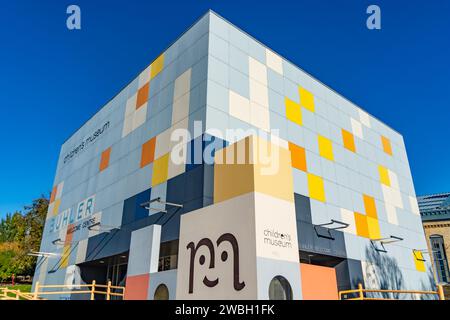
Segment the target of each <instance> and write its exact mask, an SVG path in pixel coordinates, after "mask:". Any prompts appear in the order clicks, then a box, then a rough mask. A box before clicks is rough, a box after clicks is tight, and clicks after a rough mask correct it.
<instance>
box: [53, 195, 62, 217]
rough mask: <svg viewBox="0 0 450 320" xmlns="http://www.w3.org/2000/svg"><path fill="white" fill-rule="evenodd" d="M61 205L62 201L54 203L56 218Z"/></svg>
mask: <svg viewBox="0 0 450 320" xmlns="http://www.w3.org/2000/svg"><path fill="white" fill-rule="evenodd" d="M60 204H61V199H56V200H55V201H54V203H53V212H52V214H53V215H54V216H56V215H57V214H58V212H59V205H60Z"/></svg>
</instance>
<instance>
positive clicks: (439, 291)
mask: <svg viewBox="0 0 450 320" xmlns="http://www.w3.org/2000/svg"><path fill="white" fill-rule="evenodd" d="M365 293H409V294H423V295H428V294H429V295H437V296H438V298H439V300H445V297H444V289H443V287H442V285H440V284H439V285H438V286H437V291H424V290H387V289H364V288H363V286H362V284H361V283H359V284H358V289H353V290H342V291H339V300H394V299H388V298H368V297H365V295H364V294H365ZM349 294H357V295H358V296H357V297H355V298H343V296H344V295H349Z"/></svg>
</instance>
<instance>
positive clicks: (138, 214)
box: [122, 188, 151, 226]
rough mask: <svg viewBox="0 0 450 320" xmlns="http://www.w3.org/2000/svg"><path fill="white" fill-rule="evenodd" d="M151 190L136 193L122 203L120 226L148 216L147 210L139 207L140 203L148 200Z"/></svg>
mask: <svg viewBox="0 0 450 320" xmlns="http://www.w3.org/2000/svg"><path fill="white" fill-rule="evenodd" d="M150 192H151V188H150V189H147V190H145V191H143V192H141V193H138V194H136V195H134V196H132V197H130V198H128V199H126V200H125V201H124V203H123V212H122V226H125V225H128V224H130V223H131V222H133V221H136V220H139V219H142V218H145V217H147V216H148V210H147V209H145V208H144V207H142V206H141V204H142V203H144V202H147V201H149V200H150Z"/></svg>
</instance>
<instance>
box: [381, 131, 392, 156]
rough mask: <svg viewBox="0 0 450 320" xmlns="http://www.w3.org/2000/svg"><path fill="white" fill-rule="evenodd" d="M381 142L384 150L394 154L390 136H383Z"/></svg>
mask: <svg viewBox="0 0 450 320" xmlns="http://www.w3.org/2000/svg"><path fill="white" fill-rule="evenodd" d="M381 144H382V145H383V151H384V152H386V153H387V154H389V155H391V156H392V146H391V141H390V140H389V139H388V138H386V137H384V136H381Z"/></svg>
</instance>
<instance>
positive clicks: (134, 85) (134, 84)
mask: <svg viewBox="0 0 450 320" xmlns="http://www.w3.org/2000/svg"><path fill="white" fill-rule="evenodd" d="M138 89H139V77H137V78H135V79H133V81H131V82H130V84H129V85H128V86H127V87H126V91H127V99H128V98H130V97H131V96H133V95H134V94H135V93H136V92H137V91H138Z"/></svg>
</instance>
